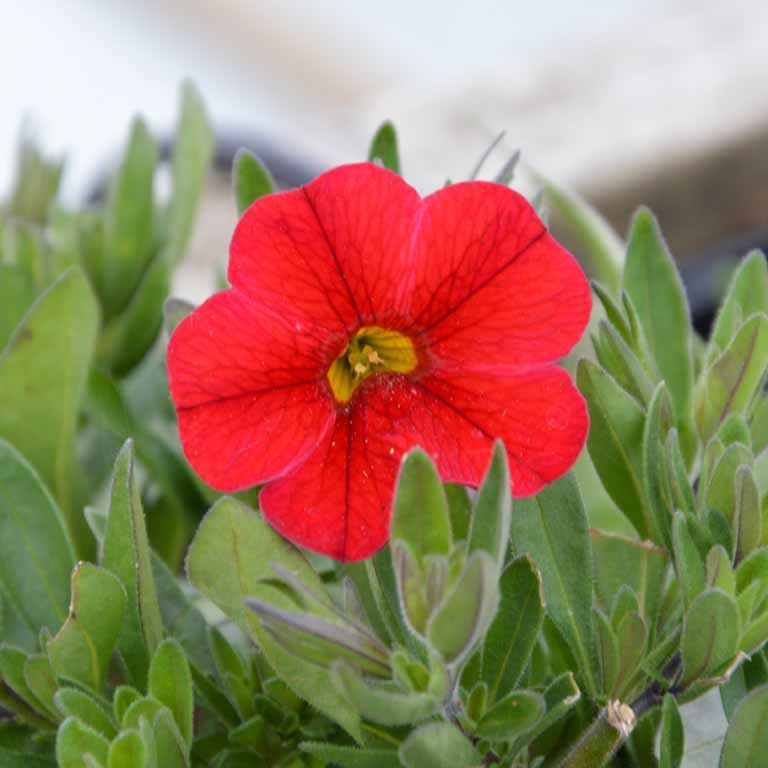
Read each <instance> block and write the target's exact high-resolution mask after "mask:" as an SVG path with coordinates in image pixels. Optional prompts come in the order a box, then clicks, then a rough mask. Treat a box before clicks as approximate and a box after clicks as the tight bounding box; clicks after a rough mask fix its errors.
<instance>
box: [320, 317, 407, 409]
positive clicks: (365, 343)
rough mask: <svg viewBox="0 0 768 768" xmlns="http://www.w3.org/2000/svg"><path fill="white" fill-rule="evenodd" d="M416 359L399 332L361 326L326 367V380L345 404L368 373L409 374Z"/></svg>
mask: <svg viewBox="0 0 768 768" xmlns="http://www.w3.org/2000/svg"><path fill="white" fill-rule="evenodd" d="M417 362H418V359H417V356H416V350H415V349H414V346H413V342H412V341H411V340H410V339H409V338H408V337H407V336H404V335H403V334H402V333H400V332H399V331H393V330H388V329H386V328H380V327H378V326H375V325H373V326H367V327H364V328H361V329H360V330H359V331H358V332H357V333H356V334H355V335H354V336H353V337H352V338H351V339H350V340H349V342H348V344H347V346H346V347H345V348H344V351H343V352H342V353H341V354H340V355H339V356H338V357H337V358H336V359H335V360H334V361H333V363H331V367H330V368H329V369H328V374H327V377H328V383H329V385H330V387H331V391H332V392H333V396H334V398H335V399H336V401H337V402H339V403H348V402H349V401H350V399H351V398H352V395H353V394H354V393H355V390H356V389H357V388H358V387H359V386H360V384H362V383H363V381H365V379H367V378H368V377H369V376H373V375H375V374H382V373H411V371H413V370H414V369H415V368H416V364H417Z"/></svg>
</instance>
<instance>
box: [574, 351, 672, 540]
mask: <svg viewBox="0 0 768 768" xmlns="http://www.w3.org/2000/svg"><path fill="white" fill-rule="evenodd" d="M577 378H578V385H579V389H580V390H581V392H582V394H583V395H584V397H586V399H587V406H588V408H589V418H590V422H591V425H590V430H589V436H588V438H587V446H588V448H589V455H590V457H591V458H592V461H593V463H594V465H595V469H596V470H597V473H598V475H600V479H601V480H602V482H603V485H604V486H605V489H606V491H608V494H609V495H610V497H611V499H613V501H614V503H615V504H616V506H617V507H619V509H620V510H621V511H622V512H623V513H624V514H625V515H626V516H627V518H628V520H629V521H630V522H631V523H632V525H633V526H634V527H635V529H636V530H637V532H638V533H639V534H640V535H641V536H642V537H643V538H651V539H653V540H655V541H659V540H660V536H661V534H660V532H659V531H658V530H657V525H656V520H655V517H654V516H653V514H652V512H651V510H650V508H649V505H648V502H647V499H646V496H645V487H644V485H643V477H642V474H641V468H642V466H643V460H642V455H643V454H642V446H643V429H644V424H645V414H644V413H643V409H642V408H641V407H640V404H639V403H638V402H637V401H636V400H635V399H634V398H633V397H631V396H630V395H629V394H628V393H627V392H625V391H624V390H623V389H622V388H621V387H620V386H619V385H618V383H617V382H616V380H615V379H613V378H612V377H611V376H609V375H608V374H607V373H606V372H605V371H604V370H603V369H602V368H600V367H599V366H597V365H595V363H593V362H591V361H589V360H586V359H583V360H581V361H579V368H578V375H577Z"/></svg>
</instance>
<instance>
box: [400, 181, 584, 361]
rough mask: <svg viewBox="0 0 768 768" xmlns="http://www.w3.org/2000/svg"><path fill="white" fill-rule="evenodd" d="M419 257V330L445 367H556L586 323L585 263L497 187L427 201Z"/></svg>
mask: <svg viewBox="0 0 768 768" xmlns="http://www.w3.org/2000/svg"><path fill="white" fill-rule="evenodd" d="M413 258H414V268H415V270H416V285H415V290H414V301H413V304H412V306H411V314H412V317H413V323H414V327H415V328H417V329H419V330H421V331H422V332H423V334H424V338H425V346H427V347H428V348H429V349H430V350H431V352H432V354H433V355H434V356H435V357H436V358H438V359H439V360H441V361H443V363H445V364H448V365H453V366H455V367H457V368H458V367H461V368H462V369H466V368H472V369H474V370H484V369H494V370H496V371H501V370H503V371H506V372H515V371H519V370H521V369H525V368H528V367H531V366H536V365H541V364H546V363H551V362H554V361H556V360H558V359H560V358H561V357H563V355H565V354H566V353H568V352H569V351H570V350H571V348H572V347H573V345H574V344H575V343H576V342H577V341H578V340H579V338H580V337H581V334H582V332H583V331H584V328H585V327H586V324H587V321H588V320H589V313H590V308H591V297H590V291H589V284H588V282H587V279H586V276H585V275H584V272H583V271H582V269H581V267H580V266H579V264H578V263H577V262H576V260H575V259H574V258H573V256H571V254H569V253H568V252H567V251H566V250H565V249H564V248H562V247H561V246H560V245H558V244H557V243H556V242H555V240H553V239H552V237H550V235H549V234H548V232H547V230H546V228H545V227H544V225H543V224H542V222H541V220H540V219H539V217H538V216H537V215H536V212H535V211H534V210H533V208H532V207H531V206H530V205H529V203H528V202H527V201H526V200H525V198H523V197H521V196H520V195H519V194H517V193H516V192H513V191H512V190H510V189H507V188H506V187H502V186H500V185H498V184H490V183H487V182H467V183H463V184H454V185H452V186H450V187H446V188H445V189H442V190H440V191H439V192H436V193H435V194H433V195H430V196H429V197H427V198H425V200H424V203H423V215H422V219H421V224H420V228H419V232H418V236H417V239H416V243H415V248H414V254H413Z"/></svg>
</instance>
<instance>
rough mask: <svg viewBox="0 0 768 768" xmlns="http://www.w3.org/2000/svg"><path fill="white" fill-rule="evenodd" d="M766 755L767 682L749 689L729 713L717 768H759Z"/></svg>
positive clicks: (767, 723) (763, 763) (767, 749)
mask: <svg viewBox="0 0 768 768" xmlns="http://www.w3.org/2000/svg"><path fill="white" fill-rule="evenodd" d="M766 755H768V685H763V686H761V687H759V688H755V689H754V690H753V691H750V693H748V694H747V695H746V696H745V697H744V698H743V699H742V700H741V702H740V703H739V705H738V707H737V708H736V711H735V712H734V713H733V717H732V718H731V723H730V725H729V726H728V731H727V732H726V734H725V741H724V742H723V749H722V752H721V754H720V766H721V768H763V766H765V756H766Z"/></svg>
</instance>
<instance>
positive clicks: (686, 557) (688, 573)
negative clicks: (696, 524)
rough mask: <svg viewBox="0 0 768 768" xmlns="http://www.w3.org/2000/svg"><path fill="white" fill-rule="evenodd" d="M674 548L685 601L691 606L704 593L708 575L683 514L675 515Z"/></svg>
mask: <svg viewBox="0 0 768 768" xmlns="http://www.w3.org/2000/svg"><path fill="white" fill-rule="evenodd" d="M672 548H673V552H674V561H675V570H676V572H677V578H678V579H679V580H680V586H681V587H682V591H683V599H684V602H685V605H686V606H690V605H691V603H692V602H693V600H694V598H696V597H697V596H698V595H699V594H700V593H701V592H703V591H704V589H705V587H706V584H707V575H706V571H705V569H704V562H703V561H702V559H701V555H700V554H699V550H698V549H697V547H696V544H695V543H694V541H693V538H692V537H691V533H690V530H689V528H688V521H687V520H686V518H685V516H684V515H683V513H682V512H678V513H677V514H676V515H675V520H674V523H673V524H672Z"/></svg>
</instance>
